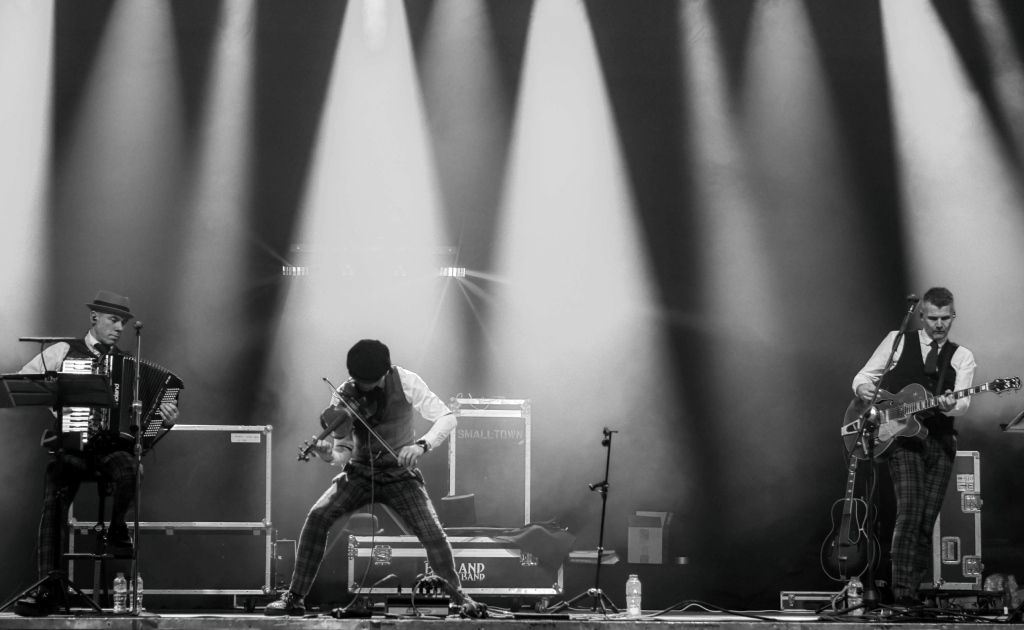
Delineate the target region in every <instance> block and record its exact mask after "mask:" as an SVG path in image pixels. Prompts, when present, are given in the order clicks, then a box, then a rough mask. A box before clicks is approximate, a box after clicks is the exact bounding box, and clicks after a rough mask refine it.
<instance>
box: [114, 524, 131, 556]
mask: <svg viewBox="0 0 1024 630" xmlns="http://www.w3.org/2000/svg"><path fill="white" fill-rule="evenodd" d="M107 546H108V547H111V548H112V549H117V550H123V549H127V550H128V551H129V552H130V551H131V550H132V549H133V548H134V547H135V542H134V541H133V540H132V535H131V534H130V533H129V532H128V525H126V524H124V523H121V524H120V525H113V526H111V527H110V529H108V530H107Z"/></svg>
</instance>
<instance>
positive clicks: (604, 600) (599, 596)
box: [551, 427, 619, 615]
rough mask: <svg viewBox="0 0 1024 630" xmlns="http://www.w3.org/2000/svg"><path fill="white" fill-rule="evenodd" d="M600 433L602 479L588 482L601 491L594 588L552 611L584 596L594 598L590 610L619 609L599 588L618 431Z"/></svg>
mask: <svg viewBox="0 0 1024 630" xmlns="http://www.w3.org/2000/svg"><path fill="white" fill-rule="evenodd" d="M602 433H604V439H603V440H601V446H603V447H605V448H606V449H607V454H606V457H605V461H604V479H603V480H602V481H599V482H597V483H592V484H589V486H590V490H591V491H593V492H600V493H601V533H600V535H599V537H598V541H597V570H596V571H595V576H594V588H591V589H588V590H586V591H584V592H582V593H580V594H579V595H577V596H576V597H573V598H572V599H570V600H568V601H564V602H560V603H558V604H555V605H554V606H553V607H552V608H551V612H553V613H555V612H559V611H561V610H565V609H567V608H572V605H573V604H575V603H576V602H578V601H580V600H581V599H583V598H584V597H592V598H593V599H594V603H593V604H592V605H591V607H590V610H591V611H592V612H597V608H598V606H600V607H601V612H602V613H603V614H605V615H607V614H608V609H609V608H610V609H611V611H612V612H614V613H617V612H619V609H618V608H616V607H615V604H613V603H612V600H610V599H608V596H607V595H605V594H604V591H602V590H601V556H602V555H604V517H605V514H606V513H607V511H608V470H609V469H610V468H611V463H612V433H618V431H609V430H608V427H605V428H604V429H603V430H602Z"/></svg>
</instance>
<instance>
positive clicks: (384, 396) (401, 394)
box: [352, 366, 416, 468]
mask: <svg viewBox="0 0 1024 630" xmlns="http://www.w3.org/2000/svg"><path fill="white" fill-rule="evenodd" d="M376 395H377V397H378V404H377V413H375V414H374V415H373V417H371V418H369V420H370V425H371V426H373V430H374V431H376V432H377V434H378V435H380V437H381V439H383V440H385V441H386V442H387V443H388V444H389V445H390V446H391V447H392V448H393V449H395V451H398V450H400V449H401V448H402V447H403V446H408V445H409V444H412V443H413V441H414V440H415V435H416V434H415V432H414V427H413V425H412V419H413V409H412V405H411V404H409V401H408V400H406V399H405V390H403V389H402V377H401V376H399V374H398V369H397V368H396V367H395V366H391V369H390V370H389V371H388V374H387V377H386V378H385V379H384V386H383V388H381V389H380V390H377V392H376ZM352 436H353V439H354V445H353V446H354V448H353V449H352V452H353V455H352V461H355V462H358V463H363V464H368V463H369V460H370V458H371V457H373V458H375V460H374V466H379V467H381V468H388V467H393V466H398V461H397V460H396V459H395V458H394V457H392V456H391V454H390V453H388V452H387V450H386V449H385V448H384V447H383V446H381V445H380V443H379V442H378V441H377V440H376V439H373V440H371V439H369V438H370V436H369V433H368V432H367V431H366V429H364V428H363V425H362V424H360V423H358V422H357V423H356V424H355V426H354V427H353V428H352Z"/></svg>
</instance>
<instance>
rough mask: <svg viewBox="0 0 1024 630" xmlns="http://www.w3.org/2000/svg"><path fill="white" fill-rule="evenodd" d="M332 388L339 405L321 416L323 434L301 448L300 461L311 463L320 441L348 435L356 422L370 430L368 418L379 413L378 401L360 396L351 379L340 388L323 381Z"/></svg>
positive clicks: (303, 444) (304, 443) (325, 380)
mask: <svg viewBox="0 0 1024 630" xmlns="http://www.w3.org/2000/svg"><path fill="white" fill-rule="evenodd" d="M323 380H324V382H325V383H327V386H328V387H330V388H331V393H332V394H334V395H335V396H337V397H338V403H337V404H336V405H334V406H332V407H328V408H327V409H325V410H324V412H323V413H322V414H320V426H321V427H323V432H322V433H320V435H318V436H317V437H316V439H315V440H314V441H313V443H312V444H310V443H309V442H308V441H306V442H303V443H302V447H300V452H299V456H298V458H297V460H298V461H304V462H308V461H309V454H310V453H312V452H313V449H314V448H316V445H317V443H318V442H320V440H323V439H326V438H327V436H329V435H331V434H332V433H341V434H342V435H346V434H348V433H349V432H350V431H351V430H352V425H353V424H354V423H355V421H356V420H361V421H362V422H363V424H364V425H366V426H367V428H369V423H368V418H371V417H372V416H373V415H374V414H375V413H377V401H376V399H375V398H373V397H370V396H360V392H359V387H358V386H357V385H356V384H355V381H353V380H352V379H349V380H348V381H345V382H344V383H343V384H342V385H341V387H340V388H336V387H334V385H333V384H331V382H330V381H329V380H327V379H326V378H324V379H323Z"/></svg>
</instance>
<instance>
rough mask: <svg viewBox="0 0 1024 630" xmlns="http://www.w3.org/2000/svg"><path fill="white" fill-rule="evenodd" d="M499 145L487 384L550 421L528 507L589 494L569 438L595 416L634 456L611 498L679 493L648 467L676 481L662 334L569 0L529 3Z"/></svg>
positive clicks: (590, 55)
mask: <svg viewBox="0 0 1024 630" xmlns="http://www.w3.org/2000/svg"><path fill="white" fill-rule="evenodd" d="M511 147H512V154H511V156H510V159H509V164H508V172H507V174H506V177H505V182H506V187H505V192H504V195H503V199H502V204H501V208H500V221H501V224H500V227H499V230H498V234H499V235H500V236H501V241H500V245H499V250H498V254H497V260H498V261H499V262H498V265H497V271H496V275H498V276H500V277H502V278H505V279H506V280H507V283H505V284H502V285H500V286H499V287H497V288H496V289H495V295H496V300H497V301H498V305H497V306H496V307H495V308H494V309H493V313H494V315H493V322H494V324H493V326H494V329H495V331H496V332H495V343H496V345H497V350H496V351H495V352H494V354H493V355H492V356H491V357H490V361H491V367H490V369H489V374H492V375H493V377H492V379H491V384H490V385H489V387H490V388H491V393H493V394H495V395H499V394H500V395H506V396H513V397H524V398H530V399H532V400H533V402H534V407H533V409H534V417H535V418H537V419H540V418H542V417H543V418H547V419H550V421H547V420H545V421H542V422H539V423H538V425H537V426H538V427H539V428H538V429H537V432H536V434H535V435H536V436H537V437H536V439H535V441H534V447H533V449H534V462H544V463H543V464H540V465H539V468H538V464H534V466H535V468H534V470H533V474H534V475H536V476H537V477H538V478H542V479H559V480H562V481H563V483H561V484H558V487H555V488H545V491H544V493H541V494H538V497H537V502H538V503H539V504H540V505H542V506H543V507H541V508H540V511H543V510H544V509H556V510H561V512H560V513H564V511H565V510H572V509H573V506H577V505H578V506H581V507H583V506H587V505H592V504H591V503H590V501H589V499H590V498H591V497H590V496H588V495H587V493H583V494H581V493H580V492H579V488H578V487H576V485H575V480H576V477H577V475H581V474H583V473H586V474H590V473H593V472H594V471H596V470H597V467H596V466H591V464H593V463H594V462H595V461H596V460H595V458H596V457H597V455H598V454H597V453H595V452H594V451H593V450H590V449H582V448H581V447H580V440H581V436H584V435H587V434H589V433H590V432H592V431H598V432H599V431H600V427H601V426H602V425H603V424H609V423H614V426H615V428H617V429H621V430H623V436H624V438H623V450H622V451H619V452H620V454H622V453H628V454H631V455H624V456H626V457H630V456H636V457H643V458H644V459H645V462H646V465H645V466H644V467H642V469H637V470H634V471H633V474H632V475H631V478H630V481H629V482H628V484H625V485H620V486H619V487H620V488H624V489H625V490H624V491H623V492H621V493H619V494H618V495H616V496H615V497H613V501H615V502H619V501H622V502H623V503H619V504H618V506H619V507H621V506H625V507H624V508H623V509H630V508H632V509H643V508H642V507H639V506H638V505H637V504H636V502H639V501H641V499H648V500H650V501H652V502H655V503H649V504H648V505H650V504H664V502H668V501H675V500H678V499H680V498H681V497H685V496H687V492H688V490H687V487H686V484H685V483H684V484H682V485H681V486H680V485H673V487H672V489H671V490H668V489H667V488H665V487H664V485H663V484H660V483H658V482H657V481H656V480H655V478H654V475H652V474H650V473H649V471H652V470H658V471H659V473H658V475H657V478H658V479H664V478H673V479H675V478H682V479H685V478H686V476H685V475H681V474H679V473H678V469H679V467H680V466H683V465H684V464H683V463H682V462H684V461H685V460H686V459H687V458H686V456H685V455H682V456H680V449H682V451H683V453H685V449H686V446H685V445H680V444H675V443H670V441H669V440H665V439H663V435H664V433H666V432H669V431H670V429H669V427H668V426H667V425H668V424H671V422H670V421H668V420H666V418H670V417H675V416H674V412H673V411H672V410H671V406H672V405H673V404H675V403H676V402H677V401H676V394H675V392H676V391H678V388H676V387H672V386H670V385H669V384H668V383H667V382H666V377H667V375H668V370H667V369H666V361H667V358H666V357H665V356H664V355H663V353H662V351H661V349H662V348H665V347H666V346H667V345H668V344H667V341H666V340H665V339H664V338H663V337H662V334H663V332H662V328H661V327H659V326H658V318H657V312H658V307H657V306H656V303H657V298H656V295H655V290H654V288H653V286H652V282H651V272H650V269H649V268H648V261H647V259H646V255H645V252H644V248H643V244H642V239H641V237H640V234H639V226H638V222H637V217H636V212H637V206H636V201H635V199H634V197H633V192H632V189H631V187H630V182H629V180H628V177H627V175H626V172H625V167H624V164H623V158H622V149H621V146H620V144H619V138H618V135H617V132H616V128H615V125H614V121H613V117H612V112H611V107H610V104H609V101H608V95H607V93H606V91H605V85H604V79H603V77H602V73H601V67H600V65H599V62H598V56H597V50H596V47H595V44H594V41H593V36H592V34H591V32H590V24H589V21H588V18H587V15H586V11H585V8H584V5H583V3H579V2H564V1H562V0H539V1H538V2H537V3H536V4H535V5H534V12H533V16H532V21H531V25H530V31H529V34H528V40H527V43H526V53H525V60H524V67H523V73H522V84H521V86H520V89H519V101H518V103H517V111H516V115H515V123H514V127H513V137H512V142H511ZM468 275H469V274H468V273H467V276H468ZM460 286H461V283H460ZM641 390H642V391H643V392H644V395H643V396H632V395H631V394H632V393H634V392H638V391H641ZM595 444H596V442H595ZM641 453H642V455H641ZM602 470H603V468H602ZM587 471H590V472H589V473H588V472H587ZM583 481H584V480H583V479H582V478H581V479H579V483H580V486H581V487H583V488H584V489H585V485H583ZM631 489H632V490H631ZM641 489H643V490H641ZM633 490H636V492H633ZM670 495H671V496H670ZM555 505H557V506H558V507H557V508H554V507H549V506H555ZM619 507H613V508H612V509H619ZM593 525H594V521H592V520H589V519H588V522H587V524H586V529H585V530H584V531H585V532H586V533H587V535H589V534H590V533H593V534H594V535H595V536H596V530H592V529H591V526H593Z"/></svg>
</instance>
